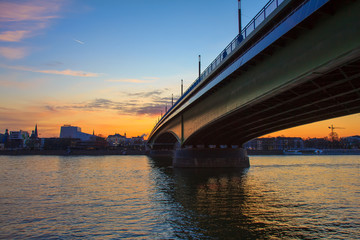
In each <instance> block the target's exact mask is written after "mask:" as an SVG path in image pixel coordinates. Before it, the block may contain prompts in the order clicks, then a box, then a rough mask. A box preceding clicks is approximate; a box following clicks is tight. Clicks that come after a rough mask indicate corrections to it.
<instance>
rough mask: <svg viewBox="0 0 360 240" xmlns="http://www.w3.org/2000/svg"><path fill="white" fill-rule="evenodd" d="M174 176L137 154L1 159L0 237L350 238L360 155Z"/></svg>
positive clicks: (266, 161) (266, 160)
mask: <svg viewBox="0 0 360 240" xmlns="http://www.w3.org/2000/svg"><path fill="white" fill-rule="evenodd" d="M250 162H251V167H250V168H249V169H173V168H172V167H170V166H171V159H166V158H161V159H154V158H148V157H145V156H103V157H99V156H96V157H88V156H87V157H57V156H24V157H9V156H0V166H1V168H0V223H1V225H0V238H6V239H23V238H42V239H51V238H54V239H56V238H61V239H73V238H76V237H83V238H91V239H114V238H117V239H118V238H121V239H126V238H128V239H169V238H170V239H255V238H257V239H269V238H279V239H280V238H281V239H283V238H288V239H289V238H291V239H294V238H298V239H310V238H311V239H313V238H339V239H356V238H358V237H359V235H358V232H359V229H360V218H359V216H360V206H359V202H360V176H359V166H360V160H359V156H288V157H286V156H283V157H279V156H264V157H258V156H257V157H251V158H250Z"/></svg>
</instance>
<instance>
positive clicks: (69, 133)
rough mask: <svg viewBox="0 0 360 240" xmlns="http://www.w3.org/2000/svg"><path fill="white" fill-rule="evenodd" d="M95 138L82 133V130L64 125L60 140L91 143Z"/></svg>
mask: <svg viewBox="0 0 360 240" xmlns="http://www.w3.org/2000/svg"><path fill="white" fill-rule="evenodd" d="M94 137H95V136H94V135H92V134H88V133H83V132H81V128H79V127H76V126H71V125H64V126H62V127H61V129H60V138H79V139H80V140H81V141H90V140H92V139H93V138H94Z"/></svg>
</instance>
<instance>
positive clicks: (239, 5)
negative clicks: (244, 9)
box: [238, 0, 241, 34]
mask: <svg viewBox="0 0 360 240" xmlns="http://www.w3.org/2000/svg"><path fill="white" fill-rule="evenodd" d="M238 9H239V10H238V18H239V34H241V0H238Z"/></svg>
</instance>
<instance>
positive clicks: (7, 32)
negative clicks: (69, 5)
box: [0, 0, 63, 42]
mask: <svg viewBox="0 0 360 240" xmlns="http://www.w3.org/2000/svg"><path fill="white" fill-rule="evenodd" d="M62 4H63V2H62V1H57V0H25V1H17V2H14V1H10V0H8V1H0V25H1V26H2V30H1V32H0V41H3V42H20V41H22V40H23V39H24V38H28V37H31V36H34V35H37V34H38V33H39V30H41V29H44V28H46V27H48V26H49V23H50V20H52V19H55V18H59V16H58V14H57V13H58V11H59V10H60V8H61V5H62Z"/></svg>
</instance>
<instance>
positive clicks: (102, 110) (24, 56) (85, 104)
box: [0, 0, 360, 137]
mask: <svg viewBox="0 0 360 240" xmlns="http://www.w3.org/2000/svg"><path fill="white" fill-rule="evenodd" d="M267 1H268V0H257V1H253V0H242V11H243V16H242V22H243V25H245V24H246V23H248V22H249V21H250V20H251V18H252V17H254V16H255V14H256V13H257V12H258V11H259V10H260V9H261V8H262V7H263V6H264V5H265V4H266V2H267ZM237 31H238V20H237V0H226V1H224V0H210V1H209V0H196V1H187V0H186V1H184V0H171V1H170V0H153V1H150V0H107V1H100V0H92V1H87V0H61V1H55V0H32V1H26V0H24V1H17V0H8V1H6V0H5V1H0V132H1V133H4V132H5V129H9V130H10V131H18V130H20V129H21V130H25V131H29V132H30V133H31V130H32V129H33V128H34V126H35V124H38V129H39V133H40V137H58V136H59V133H60V126H62V125H64V124H71V125H74V126H79V127H81V128H82V131H83V132H87V133H92V131H93V130H94V131H95V134H102V135H104V136H107V135H109V134H114V133H120V134H124V133H125V132H126V133H127V136H138V135H142V134H149V133H150V131H151V129H152V127H153V126H154V125H155V122H156V121H157V119H158V117H159V115H160V112H161V111H163V112H164V109H165V105H166V104H167V106H170V104H171V95H172V94H174V98H177V97H179V94H180V82H181V79H184V85H185V88H186V87H188V86H189V85H190V84H191V83H192V82H193V81H194V80H195V79H196V77H197V74H198V55H199V54H201V56H202V66H203V69H205V68H206V67H207V66H208V65H209V64H210V63H211V62H212V61H213V59H215V57H216V56H217V55H218V54H219V53H220V52H221V51H222V50H223V49H224V47H226V46H227V44H228V43H229V42H230V41H231V40H232V39H233V38H234V37H235V36H236V35H237ZM359 120H360V114H355V115H352V116H348V117H343V118H337V119H332V120H328V121H324V122H320V123H315V124H311V125H307V126H303V127H297V128H293V129H289V130H286V131H282V132H280V133H274V134H270V135H272V136H277V135H285V136H299V137H307V136H309V137H325V136H327V135H328V134H329V132H330V130H329V129H328V126H330V125H331V124H333V125H334V126H335V127H342V128H344V129H339V130H337V132H338V134H339V136H340V137H343V136H350V135H360V127H359Z"/></svg>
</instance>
